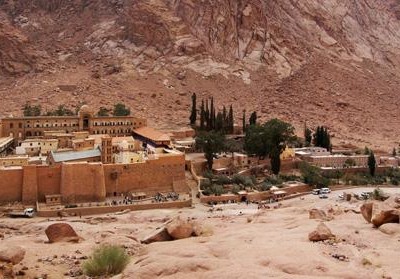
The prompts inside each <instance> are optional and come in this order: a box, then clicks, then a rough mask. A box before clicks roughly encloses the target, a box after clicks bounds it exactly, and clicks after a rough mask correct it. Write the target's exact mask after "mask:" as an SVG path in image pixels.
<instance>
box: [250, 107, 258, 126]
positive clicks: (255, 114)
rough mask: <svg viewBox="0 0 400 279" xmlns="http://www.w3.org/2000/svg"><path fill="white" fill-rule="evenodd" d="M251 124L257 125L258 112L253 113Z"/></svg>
mask: <svg viewBox="0 0 400 279" xmlns="http://www.w3.org/2000/svg"><path fill="white" fill-rule="evenodd" d="M249 124H250V126H251V125H256V124H257V112H255V111H253V113H252V114H251V115H250V118H249Z"/></svg>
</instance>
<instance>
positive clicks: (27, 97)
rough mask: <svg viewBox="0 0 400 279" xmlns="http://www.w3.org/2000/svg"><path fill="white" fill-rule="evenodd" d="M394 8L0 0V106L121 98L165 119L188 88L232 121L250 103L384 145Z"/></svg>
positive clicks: (392, 2) (366, 3)
mask: <svg viewBox="0 0 400 279" xmlns="http://www.w3.org/2000/svg"><path fill="white" fill-rule="evenodd" d="M399 18H400V1H398V0H360V1H339V0H332V1H323V0H317V1H307V0H306V1H292V0H282V1H267V0H215V1H210V0H207V1H192V0H143V1H138V0H100V1H94V0H72V1H66V0H24V1H22V0H13V1H11V0H0V97H1V98H2V99H3V101H2V102H1V103H0V115H9V114H11V113H12V114H14V115H16V114H20V113H21V111H20V107H21V105H22V104H24V103H25V102H26V101H31V102H33V103H41V104H42V106H43V107H44V109H48V108H50V107H54V106H56V105H57V104H60V103H65V104H68V105H70V106H77V105H79V104H81V103H82V102H86V103H89V104H91V105H93V106H95V107H97V106H99V105H102V106H112V104H113V103H115V102H116V101H117V100H121V101H123V102H126V103H127V104H129V105H130V106H131V107H132V109H133V111H134V112H135V113H136V114H138V115H141V116H147V117H149V118H150V120H151V122H152V123H156V124H159V125H163V126H164V127H172V126H177V125H183V124H186V123H187V116H188V108H189V105H190V97H189V96H190V94H191V92H197V93H198V94H199V95H200V96H201V97H209V96H215V98H216V99H217V100H218V101H217V102H218V103H219V104H220V105H222V103H225V104H230V103H233V104H234V108H235V109H236V113H237V122H238V123H240V122H241V120H240V119H239V117H240V116H241V114H242V109H246V110H247V111H252V110H258V111H259V112H260V113H259V114H260V115H261V119H262V120H265V119H268V118H270V117H281V118H283V119H285V120H289V121H292V122H293V123H294V124H295V125H296V126H297V127H299V128H301V127H302V125H303V123H304V121H307V122H308V123H309V124H310V126H313V125H319V124H325V125H328V126H329V127H330V128H331V129H332V131H333V132H334V134H335V136H336V139H337V142H338V143H339V142H343V141H352V142H355V143H357V144H358V145H360V146H363V145H366V144H368V145H371V144H373V145H375V146H378V145H381V146H382V147H384V148H387V149H391V148H392V147H393V146H395V145H397V144H398V143H399V140H398V139H399V136H400V132H399V129H398V128H399V125H400V119H399V117H398V113H397V111H398V103H399V97H398V94H397V88H399V66H400V59H399V57H400V56H399V52H400V19H399ZM60 85H73V86H67V87H65V86H61V87H60ZM66 89H67V90H66ZM299 131H300V132H301V129H299Z"/></svg>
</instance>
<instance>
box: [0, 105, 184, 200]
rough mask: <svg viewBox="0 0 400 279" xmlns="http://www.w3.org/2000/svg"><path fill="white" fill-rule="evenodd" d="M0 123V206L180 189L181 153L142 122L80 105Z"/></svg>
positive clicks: (180, 190) (160, 133) (91, 198)
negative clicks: (67, 112)
mask: <svg viewBox="0 0 400 279" xmlns="http://www.w3.org/2000/svg"><path fill="white" fill-rule="evenodd" d="M0 121H1V122H0V135H1V137H0V203H5V202H11V201H19V202H23V203H24V204H35V203H36V202H41V203H44V202H46V201H49V199H50V200H51V199H55V200H57V201H59V202H60V203H63V204H74V203H78V202H100V201H104V200H105V199H106V197H115V196H120V195H129V194H131V195H135V193H142V195H143V196H146V195H155V194H157V193H167V192H176V193H187V192H188V189H187V186H186V181H185V157H184V153H182V152H180V151H178V150H175V149H173V148H172V146H171V138H170V136H169V135H168V134H164V133H162V132H159V131H156V130H154V129H152V128H150V127H147V121H146V119H141V118H136V117H131V116H124V117H97V116H94V113H93V112H92V111H91V110H90V108H89V107H88V106H83V107H82V108H81V110H80V112H79V114H78V115H77V116H60V117H58V116H50V117H47V116H38V117H18V118H14V117H9V118H4V119H1V120H0ZM10 149H11V150H13V152H12V153H13V155H11V156H6V155H8V153H10V152H7V150H8V151H9V150H10Z"/></svg>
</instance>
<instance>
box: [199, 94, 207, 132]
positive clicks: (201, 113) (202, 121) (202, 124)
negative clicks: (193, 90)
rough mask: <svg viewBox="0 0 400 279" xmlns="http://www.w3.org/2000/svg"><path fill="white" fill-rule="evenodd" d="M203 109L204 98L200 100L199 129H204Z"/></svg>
mask: <svg viewBox="0 0 400 279" xmlns="http://www.w3.org/2000/svg"><path fill="white" fill-rule="evenodd" d="M205 113H206V112H205V111H204V100H201V107H200V130H204V121H205Z"/></svg>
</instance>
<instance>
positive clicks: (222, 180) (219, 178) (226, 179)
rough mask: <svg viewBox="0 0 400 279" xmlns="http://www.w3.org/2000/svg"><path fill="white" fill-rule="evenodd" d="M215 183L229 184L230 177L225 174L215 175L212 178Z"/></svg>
mask: <svg viewBox="0 0 400 279" xmlns="http://www.w3.org/2000/svg"><path fill="white" fill-rule="evenodd" d="M214 180H215V183H217V184H219V185H225V184H230V183H231V179H230V178H229V177H227V176H226V175H219V176H216V177H215V178H214Z"/></svg>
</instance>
